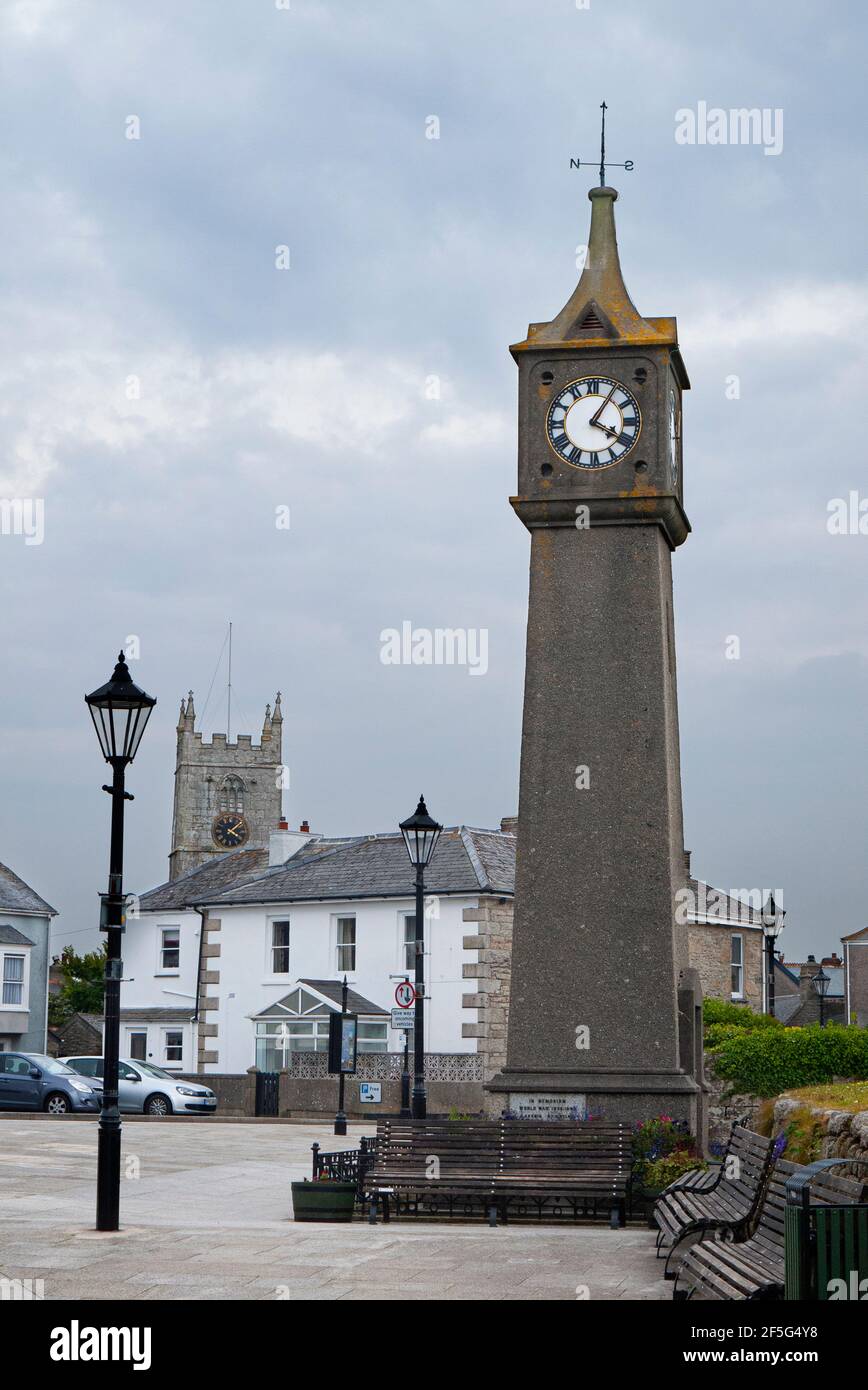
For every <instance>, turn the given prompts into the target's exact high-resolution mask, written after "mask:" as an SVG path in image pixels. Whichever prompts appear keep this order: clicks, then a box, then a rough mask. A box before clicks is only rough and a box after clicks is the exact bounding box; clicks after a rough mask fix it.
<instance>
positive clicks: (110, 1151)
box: [96, 1111, 121, 1231]
mask: <svg viewBox="0 0 868 1390" xmlns="http://www.w3.org/2000/svg"><path fill="white" fill-rule="evenodd" d="M96 1161H97V1170H96V1228H97V1230H98V1231H116V1230H117V1229H118V1227H119V1224H120V1196H121V1120H120V1115H119V1114H118V1113H117V1111H116V1112H115V1115H114V1116H109V1117H108V1118H100V1122H99V1133H98V1135H97V1159H96Z"/></svg>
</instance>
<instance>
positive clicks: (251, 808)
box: [169, 690, 286, 880]
mask: <svg viewBox="0 0 868 1390" xmlns="http://www.w3.org/2000/svg"><path fill="white" fill-rule="evenodd" d="M177 732H178V744H177V753H176V758H175V801H174V810H173V814H172V847H171V849H170V851H169V877H170V879H172V880H174V879H176V878H179V877H180V876H181V874H185V873H187V871H188V870H189V869H195V868H198V867H199V865H200V864H204V863H205V862H206V861H207V860H209V859H213V858H214V856H215V855H219V854H225V853H226V852H227V851H228V850H233V849H267V847H268V841H269V836H270V834H271V832H272V831H273V830H276V829H277V825H278V821H279V820H280V816H281V802H282V799H283V787H284V786H285V784H286V776H285V773H286V769H285V768H284V766H283V763H282V761H281V742H282V732H283V714H282V712H281V708H280V693H279V692H278V694H277V697H276V699H275V701H274V709H273V710H272V708H271V706H270V705H266V708H265V719H264V721H263V725H262V734H261V735H260V740H259V742H258V743H254V742H253V739H252V736H251V735H250V734H239V735H238V737H237V739H234V740H232V741H230V740H229V738H228V737H227V735H226V734H214V735H213V736H212V738H211V741H210V742H207V741H206V740H205V739H203V737H202V734H201V732H200V731H199V730H198V729H197V728H196V711H195V708H194V706H193V692H192V690H191V691H190V694H189V697H188V699H187V700H182V701H181V713H180V715H179V717H178V731H177Z"/></svg>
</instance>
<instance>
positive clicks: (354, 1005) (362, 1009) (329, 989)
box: [253, 980, 389, 1018]
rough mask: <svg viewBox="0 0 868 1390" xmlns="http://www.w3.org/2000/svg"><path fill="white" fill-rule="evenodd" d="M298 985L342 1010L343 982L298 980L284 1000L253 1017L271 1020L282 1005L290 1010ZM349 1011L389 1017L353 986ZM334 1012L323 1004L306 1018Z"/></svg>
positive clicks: (349, 995)
mask: <svg viewBox="0 0 868 1390" xmlns="http://www.w3.org/2000/svg"><path fill="white" fill-rule="evenodd" d="M298 985H304V986H305V987H306V988H308V989H315V990H316V992H317V994H324V995H325V997H326V999H330V1000H331V1002H332V1003H333V1004H334V1005H335V1006H336V1008H337V1009H338V1010H340V1007H341V997H342V991H343V983H342V981H340V980H298V981H297V982H296V984H295V985H293V987H292V989H290V990H287V992H286V994H285V995H284V996H283V998H282V999H277V1000H275V1002H274V1003H273V1004H266V1006H265V1008H264V1009H260V1010H259V1013H257V1014H254V1015H253V1017H254V1018H271V1017H273V1016H274V1014H275V1012H276V1011H277V1010H278V1009H279V1008H280V1006H281V1005H282V1006H283V1008H285V1009H289V1005H288V1003H287V1000H288V999H289V998H290V997H291V996H292V995H293V994H295V992H296V989H297V986H298ZM347 1011H348V1013H351V1014H377V1015H382V1017H383V1018H388V1017H389V1011H388V1009H384V1008H383V1006H382V1005H381V1004H375V1003H374V1002H373V1000H371V999H366V998H365V996H364V995H363V994H359V993H358V992H357V991H356V990H354V989H353V988H352V987H351V986H348V988H347ZM332 1012H333V1010H332V1009H330V1008H329V1007H328V1005H327V1004H323V1007H322V1010H318V1009H312V1010H311V1012H310V1013H309V1014H305V1018H316V1017H317V1016H318V1015H321V1014H330V1013H332Z"/></svg>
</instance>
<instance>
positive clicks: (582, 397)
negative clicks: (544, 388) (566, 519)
mask: <svg viewBox="0 0 868 1390" xmlns="http://www.w3.org/2000/svg"><path fill="white" fill-rule="evenodd" d="M641 428H642V416H641V414H640V412H639V405H638V402H637V400H636V397H635V396H634V395H633V394H632V392H631V391H628V390H627V388H626V386H622V385H621V383H620V381H614V380H613V379H612V378H611V377H605V376H582V377H578V378H577V379H576V380H575V381H571V382H569V383H568V384H567V385H566V386H564V387H563V389H562V390H561V391H560V392H559V394H558V395H557V396H556V397H555V399H554V400H553V401H552V403H551V405H550V406H549V409H548V414H547V415H546V438H547V439H548V442H549V445H550V447H551V448H552V449H553V450H554V452H555V453H556V454H557V456H558V458H559V459H563V461H564V463H568V464H569V465H570V467H571V468H611V466H612V464H614V463H620V462H621V459H623V458H626V456H627V454H629V452H630V450H631V449H632V448H633V446H634V445H635V443H636V441H637V439H638V438H639V432H640V430H641Z"/></svg>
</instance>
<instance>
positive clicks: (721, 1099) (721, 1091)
mask: <svg viewBox="0 0 868 1390" xmlns="http://www.w3.org/2000/svg"><path fill="white" fill-rule="evenodd" d="M705 1084H706V1104H707V1107H708V1148H709V1152H710V1153H715V1152H716V1151H717V1150H718V1149H719V1148H721V1147H723V1146H725V1145H726V1141H727V1139H728V1138H729V1132H730V1130H731V1129H732V1126H733V1125H734V1124H735V1123H736V1121H738V1122H739V1123H740V1124H745V1125H747V1127H748V1129H756V1121H757V1115H758V1114H759V1108H760V1106H761V1105H762V1103H763V1102H762V1099H761V1098H760V1097H759V1096H752V1095H732V1096H729V1095H727V1094H726V1092H727V1088H728V1086H729V1082H727V1081H723V1080H721V1078H720V1077H719V1076H717V1075H716V1073H715V1071H714V1066H713V1065H712V1063H711V1062H710V1061H709V1059H708V1057H706V1059H705Z"/></svg>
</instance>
